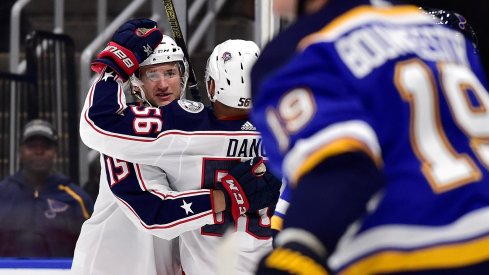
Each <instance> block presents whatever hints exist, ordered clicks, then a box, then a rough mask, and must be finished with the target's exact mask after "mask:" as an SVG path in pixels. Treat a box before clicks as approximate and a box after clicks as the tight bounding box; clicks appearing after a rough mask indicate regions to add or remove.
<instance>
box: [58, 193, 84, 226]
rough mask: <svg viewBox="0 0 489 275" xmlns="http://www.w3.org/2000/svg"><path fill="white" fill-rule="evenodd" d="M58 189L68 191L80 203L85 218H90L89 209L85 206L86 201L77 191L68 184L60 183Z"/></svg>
mask: <svg viewBox="0 0 489 275" xmlns="http://www.w3.org/2000/svg"><path fill="white" fill-rule="evenodd" d="M58 189H59V190H62V191H65V192H66V193H68V195H70V196H72V197H73V198H74V199H75V200H76V201H77V202H78V203H79V204H80V206H81V209H82V212H83V217H85V219H88V218H90V214H89V212H88V210H87V207H86V206H85V202H84V201H83V199H82V198H81V197H80V196H79V195H78V194H77V193H76V192H75V191H73V189H71V188H69V187H68V186H66V185H58Z"/></svg>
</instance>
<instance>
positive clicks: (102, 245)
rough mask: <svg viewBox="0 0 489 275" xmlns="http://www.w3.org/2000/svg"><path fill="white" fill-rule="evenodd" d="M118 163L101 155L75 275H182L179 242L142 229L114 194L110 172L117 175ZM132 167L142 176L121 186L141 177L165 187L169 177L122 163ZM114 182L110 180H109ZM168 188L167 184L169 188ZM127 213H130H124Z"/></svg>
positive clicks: (128, 178)
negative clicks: (92, 206)
mask: <svg viewBox="0 0 489 275" xmlns="http://www.w3.org/2000/svg"><path fill="white" fill-rule="evenodd" d="M113 163H117V162H115V161H114V159H112V158H110V157H107V156H104V155H101V156H100V166H101V177H100V186H99V195H98V197H97V200H96V202H95V210H94V212H93V214H92V216H91V217H90V218H89V219H88V220H87V221H85V223H84V224H83V226H82V229H81V232H80V235H79V237H78V241H77V243H76V248H75V254H74V257H73V264H72V267H71V274H74V275H75V274H76V275H95V274H96V275H114V274H118V275H133V274H144V275H180V274H182V269H181V266H180V259H179V252H178V238H175V239H172V240H165V239H162V238H159V237H156V236H154V235H153V234H151V231H148V230H145V229H142V228H141V225H140V224H139V222H138V221H137V220H136V219H132V218H131V217H133V216H134V214H133V213H132V212H130V211H129V208H127V207H126V206H125V205H124V202H123V201H121V200H119V199H118V198H117V197H116V196H114V194H113V193H112V191H111V189H110V186H109V184H108V181H107V179H108V177H107V176H106V175H107V174H108V171H114V167H113ZM118 163H119V165H120V164H122V165H120V166H119V167H124V168H125V167H129V165H130V166H132V168H133V169H137V168H140V169H139V173H138V174H135V173H133V174H127V176H126V177H125V178H124V179H122V180H121V181H120V182H119V183H120V184H128V183H129V184H130V183H131V182H132V181H134V180H136V181H137V180H138V177H140V178H144V179H145V182H146V184H148V185H150V186H151V185H153V184H157V185H161V186H165V184H164V183H165V182H167V181H166V177H165V173H164V172H163V171H161V169H159V168H158V167H152V166H147V165H141V166H140V165H137V164H131V163H127V162H118ZM109 178H110V177H109ZM166 186H167V184H166ZM124 212H126V213H124Z"/></svg>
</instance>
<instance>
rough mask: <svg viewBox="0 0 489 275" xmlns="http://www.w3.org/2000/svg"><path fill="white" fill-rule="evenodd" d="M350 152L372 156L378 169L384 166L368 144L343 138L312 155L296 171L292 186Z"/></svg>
mask: <svg viewBox="0 0 489 275" xmlns="http://www.w3.org/2000/svg"><path fill="white" fill-rule="evenodd" d="M348 152H364V153H366V154H367V155H369V156H370V158H371V159H372V160H373V161H374V162H375V163H376V165H377V166H378V167H381V166H382V160H381V159H379V158H375V155H374V154H373V152H372V151H371V150H370V149H369V148H368V146H367V145H366V144H364V143H363V142H361V141H359V140H357V139H354V138H343V139H339V140H335V141H333V142H331V143H329V144H326V145H325V146H323V147H322V148H319V150H317V151H316V152H314V153H312V154H311V155H310V156H309V157H308V158H307V159H306V160H305V161H304V163H302V164H301V165H300V166H299V168H298V169H297V170H296V173H295V174H294V176H293V178H292V181H291V183H292V185H293V186H295V185H296V184H297V182H298V181H299V179H300V178H301V177H303V176H304V175H305V174H307V173H308V172H310V171H311V170H312V169H314V167H316V166H317V165H319V163H321V162H323V161H324V160H325V159H327V158H330V157H333V156H337V155H340V154H344V153H348Z"/></svg>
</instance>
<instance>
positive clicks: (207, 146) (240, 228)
mask: <svg viewBox="0 0 489 275" xmlns="http://www.w3.org/2000/svg"><path fill="white" fill-rule="evenodd" d="M121 85H122V83H121V81H120V80H119V79H117V77H116V76H115V74H114V73H113V72H105V73H102V74H101V75H100V78H99V79H98V81H96V82H95V83H94V85H93V86H92V87H91V89H90V91H89V93H88V96H87V99H86V102H85V106H84V108H83V111H82V114H81V120H80V136H81V138H82V140H83V142H84V143H85V144H86V145H87V146H89V147H91V148H93V149H94V150H97V151H100V152H102V153H103V154H105V155H107V156H111V158H107V159H110V160H112V161H113V162H114V163H113V165H112V166H113V167H116V169H117V170H114V171H112V172H110V171H106V172H107V174H108V175H113V176H112V178H111V177H108V182H109V184H108V185H109V186H111V191H112V193H113V194H114V195H115V198H116V201H117V203H118V204H119V205H121V206H122V208H123V209H124V212H126V214H127V216H128V217H129V219H130V220H131V221H132V222H133V224H134V225H136V226H138V227H140V228H142V229H144V230H146V231H147V232H149V233H150V234H152V235H154V236H157V237H160V238H164V239H172V238H175V237H178V236H179V242H180V247H179V249H180V258H181V263H182V267H183V271H184V272H185V274H215V273H216V269H217V268H219V267H218V265H219V263H220V261H219V259H214V257H215V255H216V254H215V253H216V248H217V247H218V245H219V244H220V243H221V237H222V235H223V233H224V232H225V230H226V228H227V226H228V225H232V224H233V223H232V221H231V220H228V219H227V217H224V216H222V215H221V214H217V215H215V214H214V211H213V202H212V196H211V189H215V186H216V183H217V181H218V180H220V178H221V177H222V176H224V175H225V174H226V173H227V171H228V170H229V169H230V168H231V167H233V166H234V165H236V164H237V163H238V162H239V161H240V160H241V159H248V158H251V157H254V156H261V155H264V154H263V149H262V146H261V137H260V135H259V134H258V132H257V131H256V130H255V128H254V126H253V125H252V124H251V123H250V122H249V121H248V118H246V117H243V118H241V119H235V120H218V119H216V118H215V116H214V115H213V113H212V111H211V110H210V109H208V108H205V107H204V106H203V105H202V104H201V103H196V102H191V101H187V100H178V101H174V102H172V103H170V104H169V105H167V106H164V107H160V108H154V107H135V106H127V105H126V103H125V97H124V94H123V92H122V86H121ZM107 159H105V160H103V161H107ZM122 160H126V161H131V162H135V163H140V164H145V165H151V166H156V167H158V168H159V169H162V170H163V171H164V172H165V173H166V179H167V180H160V179H154V180H152V181H151V182H150V183H149V184H148V183H147V182H146V180H145V178H150V179H151V176H150V175H146V176H145V177H139V176H138V177H137V180H134V181H132V182H124V184H121V183H122V182H121V183H118V181H119V178H120V179H124V178H125V177H126V174H136V175H139V173H140V172H141V171H139V170H138V167H139V168H141V167H143V165H141V166H138V165H136V164H135V165H134V166H130V167H127V169H124V163H125V161H122ZM123 170H127V172H123ZM158 173H159V174H161V170H160V171H159V172H158ZM143 175H144V173H143ZM270 215H271V213H270V210H269V209H263V210H260V211H259V213H256V214H255V215H251V214H250V215H247V216H243V217H240V218H239V219H238V222H237V224H236V225H235V231H236V233H235V234H236V236H237V238H238V239H239V240H240V241H239V242H237V246H238V247H236V249H237V251H238V257H237V259H238V260H237V263H238V266H237V267H236V271H235V274H251V272H252V270H251V269H250V267H252V266H254V265H256V263H257V262H258V260H259V258H260V257H261V256H262V254H264V253H266V252H268V251H270V249H271V230H270ZM141 249H142V248H141Z"/></svg>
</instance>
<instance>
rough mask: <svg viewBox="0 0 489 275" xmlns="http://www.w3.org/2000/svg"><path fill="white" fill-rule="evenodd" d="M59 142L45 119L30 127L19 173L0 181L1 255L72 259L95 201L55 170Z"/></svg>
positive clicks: (26, 130)
mask: <svg viewBox="0 0 489 275" xmlns="http://www.w3.org/2000/svg"><path fill="white" fill-rule="evenodd" d="M57 156H58V139H57V135H56V132H55V130H54V128H53V126H52V125H51V124H50V123H49V122H47V121H45V120H40V119H35V120H32V121H30V122H29V123H27V124H26V126H25V128H24V130H23V132H22V140H21V144H20V147H19V159H20V170H19V171H18V172H17V173H15V174H14V175H12V176H9V177H7V178H5V179H4V180H2V181H1V182H0V256H1V257H72V256H73V250H74V248H75V243H76V240H77V238H78V234H79V233H80V228H81V226H82V224H83V222H84V221H85V220H86V219H88V218H89V217H90V214H91V213H92V211H93V201H92V199H91V198H90V197H89V196H88V194H86V193H85V192H84V191H83V190H82V189H81V188H80V187H79V186H78V185H77V184H75V183H74V182H73V181H72V180H71V179H69V178H68V177H67V176H65V175H63V174H61V173H59V172H56V170H55V162H56V158H57Z"/></svg>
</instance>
